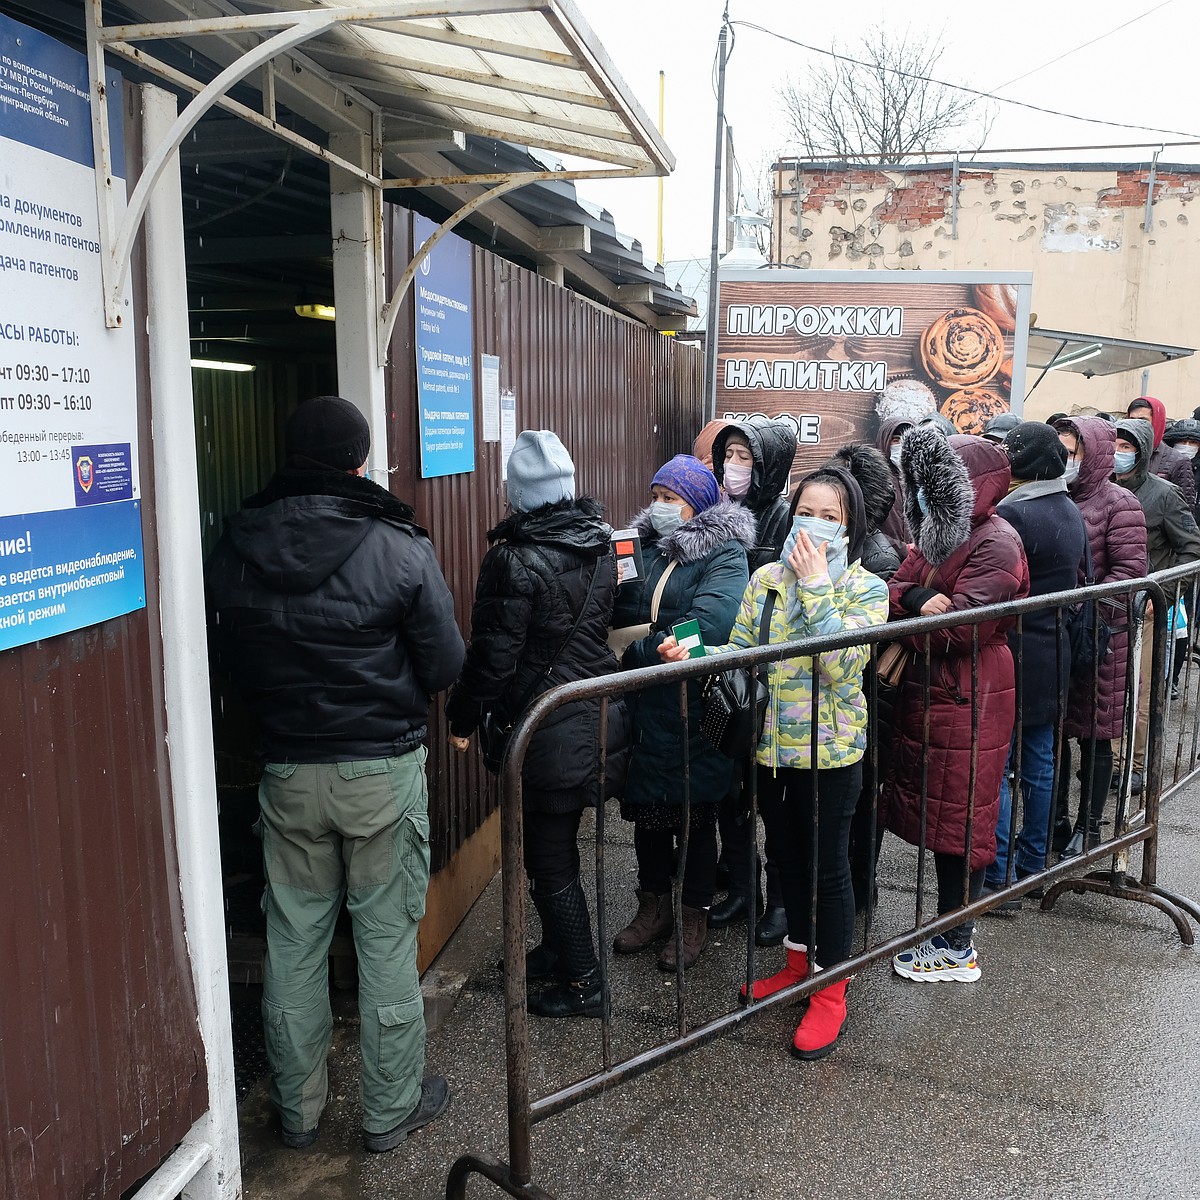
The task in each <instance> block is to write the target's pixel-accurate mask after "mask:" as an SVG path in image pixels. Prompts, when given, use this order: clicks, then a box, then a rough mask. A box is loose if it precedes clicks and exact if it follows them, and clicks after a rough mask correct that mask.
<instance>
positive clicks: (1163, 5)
mask: <svg viewBox="0 0 1200 1200" xmlns="http://www.w3.org/2000/svg"><path fill="white" fill-rule="evenodd" d="M1174 2H1175V0H1163V2H1162V3H1161V4H1156V5H1155V6H1154V7H1153V8H1148V9H1147V10H1146V11H1145V12H1144V13H1139V14H1138V15H1137V16H1136V17H1130V18H1129V20H1128V21H1126V22H1124V24H1121V25H1118V26H1117V27H1116V28H1115V29H1110V30H1109V31H1108V32H1107V33H1101V34H1099V35H1098V36H1096V37H1094V38H1092V40H1091V41H1090V42H1084V43H1083V45H1081V46H1076V47H1075V48H1074V49H1073V50H1065V51H1063V53H1062V54H1060V55H1059V56H1058V57H1057V58H1052V59H1051V60H1050V61H1049V62H1044V63H1042V65H1041V66H1040V67H1034V68H1033V70H1032V71H1026V72H1025V74H1024V75H1018V76H1017V77H1016V78H1015V79H1010V80H1009V81H1008V82H1007V83H1002V84H1001V85H1000V86H999V87H998V88H996V89H995V90H996V91H998V92H1002V91H1004V89H1005V88H1006V87H1012V85H1013V84H1014V83H1020V82H1021V80H1022V79H1028V78H1029V77H1030V75H1036V74H1037V73H1038V72H1039V71H1044V70H1045V69H1046V68H1047V67H1052V66H1054V64H1055V63H1059V62H1062V60H1063V59H1064V58H1070V57H1071V55H1072V54H1078V53H1079V51H1080V50H1086V49H1087V48H1088V47H1089V46H1094V45H1095V44H1096V43H1097V42H1102V41H1104V39H1105V38H1107V37H1112V35H1113V34H1114V33H1120V32H1121V30H1122V29H1128V28H1129V26H1130V25H1136V24H1137V22H1138V21H1141V20H1143V19H1145V18H1146V17H1149V16H1153V15H1154V14H1155V13H1156V12H1158V10H1159V9H1160V8H1166V7H1167V6H1168V5H1169V4H1173V3H1174ZM1160 132H1161V131H1160Z"/></svg>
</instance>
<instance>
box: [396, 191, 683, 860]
mask: <svg viewBox="0 0 1200 1200" xmlns="http://www.w3.org/2000/svg"><path fill="white" fill-rule="evenodd" d="M385 222H386V229H387V231H388V238H389V246H390V257H391V261H390V267H391V271H390V275H391V278H392V279H393V280H394V279H397V278H399V275H400V273H401V272H402V271H403V269H404V268H405V266H406V265H407V264H408V262H409V259H410V258H411V256H412V218H411V214H410V213H408V212H407V211H406V210H404V209H401V208H398V207H394V206H389V207H388V209H387V210H386V212H385ZM414 336H415V331H414V317H413V311H412V300H411V293H410V296H409V299H408V300H407V301H406V305H405V309H404V311H402V312H401V313H400V317H399V320H398V321H397V324H396V333H395V336H394V337H393V339H392V346H391V362H390V367H389V371H388V377H387V382H388V403H389V416H390V422H391V424H390V435H389V436H390V441H391V447H392V449H391V455H392V457H391V465H392V467H393V468H394V473H393V476H392V485H391V486H392V491H393V492H395V493H396V494H397V495H399V496H400V497H401V498H402V499H404V500H406V501H408V503H410V504H412V505H413V506H414V507H415V508H416V510H417V519H418V521H420V522H421V524H422V525H424V526H425V527H426V528H427V529H428V530H429V531H430V534H431V535H432V537H433V542H434V546H435V547H436V548H437V553H438V558H439V559H440V560H441V563H442V568H443V570H444V571H445V574H446V579H447V581H448V582H449V584H450V588H451V590H452V591H453V593H454V597H455V602H456V605H457V611H458V619H459V624H460V625H461V627H462V629H463V632H464V634H466V633H467V632H468V631H469V628H470V619H471V604H472V601H473V599H474V595H475V578H476V575H477V574H478V571H479V563H480V560H481V559H482V558H483V555H484V551H485V550H486V549H487V541H486V539H485V536H484V535H485V532H486V531H487V530H488V529H490V528H491V527H492V526H493V525H495V524H496V523H497V522H498V521H499V520H500V518H501V517H502V516H503V515H504V512H505V498H504V485H503V483H502V482H501V463H500V445H499V443H498V442H483V441H480V440H479V438H480V436H481V431H480V428H479V423H478V421H477V422H476V446H475V454H476V459H475V471H474V472H473V473H472V474H469V475H451V476H446V477H443V478H440V479H429V480H422V479H421V477H420V447H419V442H418V431H417V398H416V370H415V356H414ZM474 339H475V344H474V352H475V357H476V363H478V356H479V355H480V354H495V355H498V356H499V358H500V387H501V389H502V390H504V389H511V390H512V391H513V392H514V393H515V394H516V412H517V429H518V430H520V429H553V430H554V431H555V432H556V433H557V434H558V435H559V437H561V438H562V440H563V442H564V444H565V445H566V446H567V448H568V449H569V450H570V452H571V455H572V457H573V458H574V460H575V465H576V471H577V483H578V487H579V490H580V491H581V492H586V493H588V494H590V495H593V496H595V497H596V498H597V499H598V500H600V501H601V502H602V503H603V504H604V505H605V507H606V509H607V511H608V518H609V520H610V521H611V522H612V523H614V524H616V525H622V524H624V523H625V522H626V521H628V519H629V518H630V517H631V516H632V515H633V514H634V513H635V512H637V510H638V509H640V508H641V507H643V505H644V504H646V503H647V502H648V500H649V496H648V491H647V489H648V488H649V484H650V478H651V476H652V475H653V474H654V472H655V470H656V469H657V468H658V466H659V465H660V464H661V463H662V462H663V461H664V460H665V459H666V458H669V457H670V456H671V455H672V454H676V453H679V452H681V451H689V450H690V449H691V445H692V440H693V439H694V438H695V436H696V433H697V432H698V431H699V429H700V426H701V425H702V424H703V423H704V420H703V416H702V405H703V390H704V389H703V376H704V360H703V355H702V354H701V353H700V352H699V351H698V350H696V349H695V348H694V347H692V346H688V345H684V344H681V343H680V344H677V343H676V342H675V340H674V339H673V338H670V337H664V336H663V335H661V334H659V333H656V332H654V331H653V330H651V329H648V328H646V327H645V326H643V325H640V324H638V323H636V322H632V321H628V320H626V319H624V318H622V317H620V316H617V315H616V314H614V313H612V312H610V311H608V310H605V309H602V308H600V307H598V306H597V305H594V304H591V303H589V302H588V301H586V300H584V299H581V298H580V297H579V296H577V295H575V294H574V293H573V292H570V291H567V290H566V289H564V288H561V287H557V286H555V285H554V284H552V283H549V282H548V281H546V280H544V279H541V278H539V277H538V276H537V275H535V274H533V273H532V272H531V271H527V270H525V269H523V268H521V267H519V266H516V265H514V264H513V263H510V262H508V261H507V260H505V259H502V258H499V257H498V256H496V255H494V254H491V253H489V252H488V251H486V250H482V249H479V248H476V249H475V251H474ZM429 776H430V814H431V818H432V838H433V858H434V861H433V867H434V870H435V871H436V870H438V869H439V868H440V867H442V866H444V865H445V863H446V862H447V861H448V860H449V858H450V857H451V856H452V855H453V854H454V852H455V851H456V850H457V849H458V847H460V846H461V845H462V844H463V843H464V842H465V841H466V839H467V838H468V837H470V835H471V834H472V833H474V832H475V830H476V829H478V828H479V826H480V825H481V824H482V823H483V822H484V820H485V819H486V818H487V816H488V815H489V814H490V813H491V812H492V811H493V809H494V808H495V807H496V792H495V786H494V783H493V781H492V778H491V776H489V775H488V774H487V772H486V771H484V769H483V767H482V764H481V763H480V761H479V759H478V757H477V755H476V754H475V753H474V752H472V753H471V754H470V755H468V756H466V757H465V758H464V757H462V756H459V755H457V754H455V755H453V756H451V754H450V753H449V751H448V748H447V744H446V738H445V727H444V725H443V723H442V718H441V713H440V712H437V713H435V714H434V720H433V723H432V727H431V736H430V757H429Z"/></svg>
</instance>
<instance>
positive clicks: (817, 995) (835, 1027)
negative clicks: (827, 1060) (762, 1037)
mask: <svg viewBox="0 0 1200 1200" xmlns="http://www.w3.org/2000/svg"><path fill="white" fill-rule="evenodd" d="M845 1024H846V981H845V980H844V979H843V980H841V981H840V982H839V983H831V984H830V985H829V986H828V987H827V988H822V989H821V990H820V991H819V992H814V993H813V995H812V999H811V1000H810V1001H809V1002H808V1012H806V1013H805V1014H804V1020H802V1021H801V1022H800V1024H799V1026H798V1027H797V1029H796V1036H795V1037H794V1038H792V1054H793V1055H794V1056H795V1057H796V1058H803V1059H806V1060H810V1059H814V1058H824V1057H825V1055H827V1054H828V1053H829V1052H830V1051H831V1050H832V1049H833V1048H834V1046H836V1045H837V1040H838V1037H839V1036H840V1035H841V1032H842V1029H843V1027H844V1026H845Z"/></svg>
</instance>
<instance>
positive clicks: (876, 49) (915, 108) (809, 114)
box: [779, 29, 991, 162]
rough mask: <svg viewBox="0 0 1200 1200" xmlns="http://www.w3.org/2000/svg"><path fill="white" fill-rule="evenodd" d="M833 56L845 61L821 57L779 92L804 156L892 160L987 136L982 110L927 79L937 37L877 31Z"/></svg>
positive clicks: (938, 50) (987, 118)
mask: <svg viewBox="0 0 1200 1200" xmlns="http://www.w3.org/2000/svg"><path fill="white" fill-rule="evenodd" d="M834 49H835V50H837V47H836V46H835V47H834ZM839 53H844V57H838V58H822V59H821V60H820V61H819V63H818V64H817V65H816V66H815V67H814V68H813V69H812V70H811V71H809V72H808V73H807V75H806V76H805V77H804V79H803V80H799V81H798V80H794V79H788V80H787V81H786V82H785V83H784V84H782V85H781V87H780V88H779V98H780V100H781V102H782V104H783V106H784V110H785V113H786V116H787V120H788V123H789V125H790V127H791V133H792V136H793V137H794V139H795V140H796V142H797V143H798V146H799V148H800V149H802V150H803V151H804V153H806V154H812V155H819V154H835V155H838V156H839V157H845V158H856V159H866V160H869V161H875V162H896V161H899V160H900V159H901V158H902V157H903V156H905V155H909V154H912V153H914V152H921V151H926V150H939V149H944V148H946V147H945V146H944V145H942V144H939V143H944V142H945V141H946V139H947V138H948V137H949V135H951V134H953V133H956V132H959V131H963V130H967V129H970V130H972V131H973V132H974V133H975V134H976V135H977V136H978V137H983V136H985V135H986V132H987V129H988V127H989V126H990V125H991V114H990V113H989V106H988V105H987V104H985V103H984V102H982V100H981V99H980V97H978V96H972V95H970V94H969V93H967V92H960V91H956V90H954V89H953V88H948V87H946V86H944V85H943V84H940V83H936V82H934V81H933V80H932V79H931V78H930V77H931V76H933V75H934V74H935V71H934V68H935V67H936V66H937V63H938V61H939V60H940V59H941V57H942V44H941V38H940V37H930V36H929V35H928V34H924V33H920V32H914V31H913V30H912V29H906V30H905V31H904V32H903V33H902V34H900V35H896V34H894V33H890V32H888V31H886V30H883V29H876V30H874V31H873V32H871V33H868V34H867V35H865V36H864V37H863V39H862V41H861V42H860V43H859V45H858V46H857V47H855V48H853V49H851V50H847V51H845V52H839ZM851 60H854V61H851Z"/></svg>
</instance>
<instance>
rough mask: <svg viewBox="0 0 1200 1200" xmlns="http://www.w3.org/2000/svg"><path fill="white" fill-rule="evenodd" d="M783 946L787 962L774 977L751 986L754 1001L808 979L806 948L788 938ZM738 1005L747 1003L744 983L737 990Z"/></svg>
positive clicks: (755, 982)
mask: <svg viewBox="0 0 1200 1200" xmlns="http://www.w3.org/2000/svg"><path fill="white" fill-rule="evenodd" d="M783 944H784V946H785V947H786V948H787V962H786V963H785V964H784V967H783V970H782V971H776V973H775V974H774V975H769V976H768V977H767V978H766V979H756V980H755V981H754V983H753V984H751V987H750V990H751V993H752V994H753V996H754V999H755V1000H765V999H766V998H767V997H768V996H773V995H775V993H776V992H782V991H783V989H784V988H786V987H791V986H792V984H794V983H799V982H800V981H801V980H803V979H807V978H808V948H807V947H806V946H800V945H798V944H797V943H796V942H793V941H792V940H791V939H790V938H784V939H783ZM738 1003H739V1004H742V1005H745V1004H748V1003H749V1001H748V1000H747V998H746V985H745V984H744V983H743V984H742V986H741V987H740V988H739V989H738Z"/></svg>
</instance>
